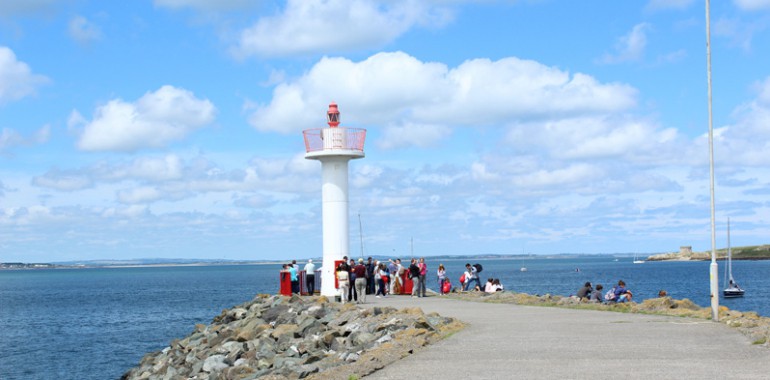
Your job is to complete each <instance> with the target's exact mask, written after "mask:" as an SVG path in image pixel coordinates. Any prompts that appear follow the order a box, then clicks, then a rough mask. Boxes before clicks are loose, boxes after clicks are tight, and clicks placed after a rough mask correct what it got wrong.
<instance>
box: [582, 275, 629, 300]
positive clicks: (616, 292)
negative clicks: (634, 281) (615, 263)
mask: <svg viewBox="0 0 770 380" xmlns="http://www.w3.org/2000/svg"><path fill="white" fill-rule="evenodd" d="M603 291H604V286H602V284H597V285H596V288H594V287H593V285H592V284H591V283H590V282H586V283H585V284H584V285H583V287H581V288H580V289H579V290H578V291H577V294H576V295H575V296H576V297H577V298H578V299H580V300H581V301H588V302H598V303H623V302H630V301H631V298H632V297H633V294H632V293H631V291H630V290H628V289H627V288H626V283H625V282H624V281H623V280H620V281H618V284H617V285H615V286H613V287H612V288H610V290H608V291H607V292H606V293H603Z"/></svg>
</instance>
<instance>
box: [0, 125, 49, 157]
mask: <svg viewBox="0 0 770 380" xmlns="http://www.w3.org/2000/svg"><path fill="white" fill-rule="evenodd" d="M50 136H51V127H50V126H49V125H44V126H43V127H42V128H40V129H39V130H37V131H36V132H35V133H33V134H32V135H31V136H29V137H24V136H22V135H21V134H20V133H19V132H17V131H15V130H13V129H10V128H3V131H2V133H0V153H3V152H6V151H8V150H10V149H12V148H14V147H17V146H28V145H34V144H42V143H45V142H47V141H48V139H49V138H50Z"/></svg>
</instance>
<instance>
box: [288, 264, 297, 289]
mask: <svg viewBox="0 0 770 380" xmlns="http://www.w3.org/2000/svg"><path fill="white" fill-rule="evenodd" d="M287 269H288V270H289V275H290V276H291V292H292V293H294V294H299V276H297V268H296V267H295V266H293V265H291V264H289V267H288V268H287Z"/></svg>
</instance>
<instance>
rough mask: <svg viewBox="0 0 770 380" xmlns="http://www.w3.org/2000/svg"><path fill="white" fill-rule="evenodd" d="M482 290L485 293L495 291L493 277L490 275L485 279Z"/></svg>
mask: <svg viewBox="0 0 770 380" xmlns="http://www.w3.org/2000/svg"><path fill="white" fill-rule="evenodd" d="M484 292H485V293H494V292H495V279H494V278H492V277H490V278H489V279H487V283H486V284H484Z"/></svg>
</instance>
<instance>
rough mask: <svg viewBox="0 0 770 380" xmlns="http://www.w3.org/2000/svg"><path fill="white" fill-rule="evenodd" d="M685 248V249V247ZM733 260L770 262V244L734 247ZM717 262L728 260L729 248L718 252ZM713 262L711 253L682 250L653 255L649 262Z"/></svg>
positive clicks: (648, 259)
mask: <svg viewBox="0 0 770 380" xmlns="http://www.w3.org/2000/svg"><path fill="white" fill-rule="evenodd" d="M683 248H684V247H683ZM732 251H733V260H770V244H764V245H752V246H745V247H733V248H732ZM716 256H717V260H724V259H726V258H727V248H720V249H717V251H716ZM706 260H711V251H702V252H693V251H691V250H686V249H680V251H679V252H672V253H662V254H659V255H652V256H650V257H648V258H647V261H706Z"/></svg>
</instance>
